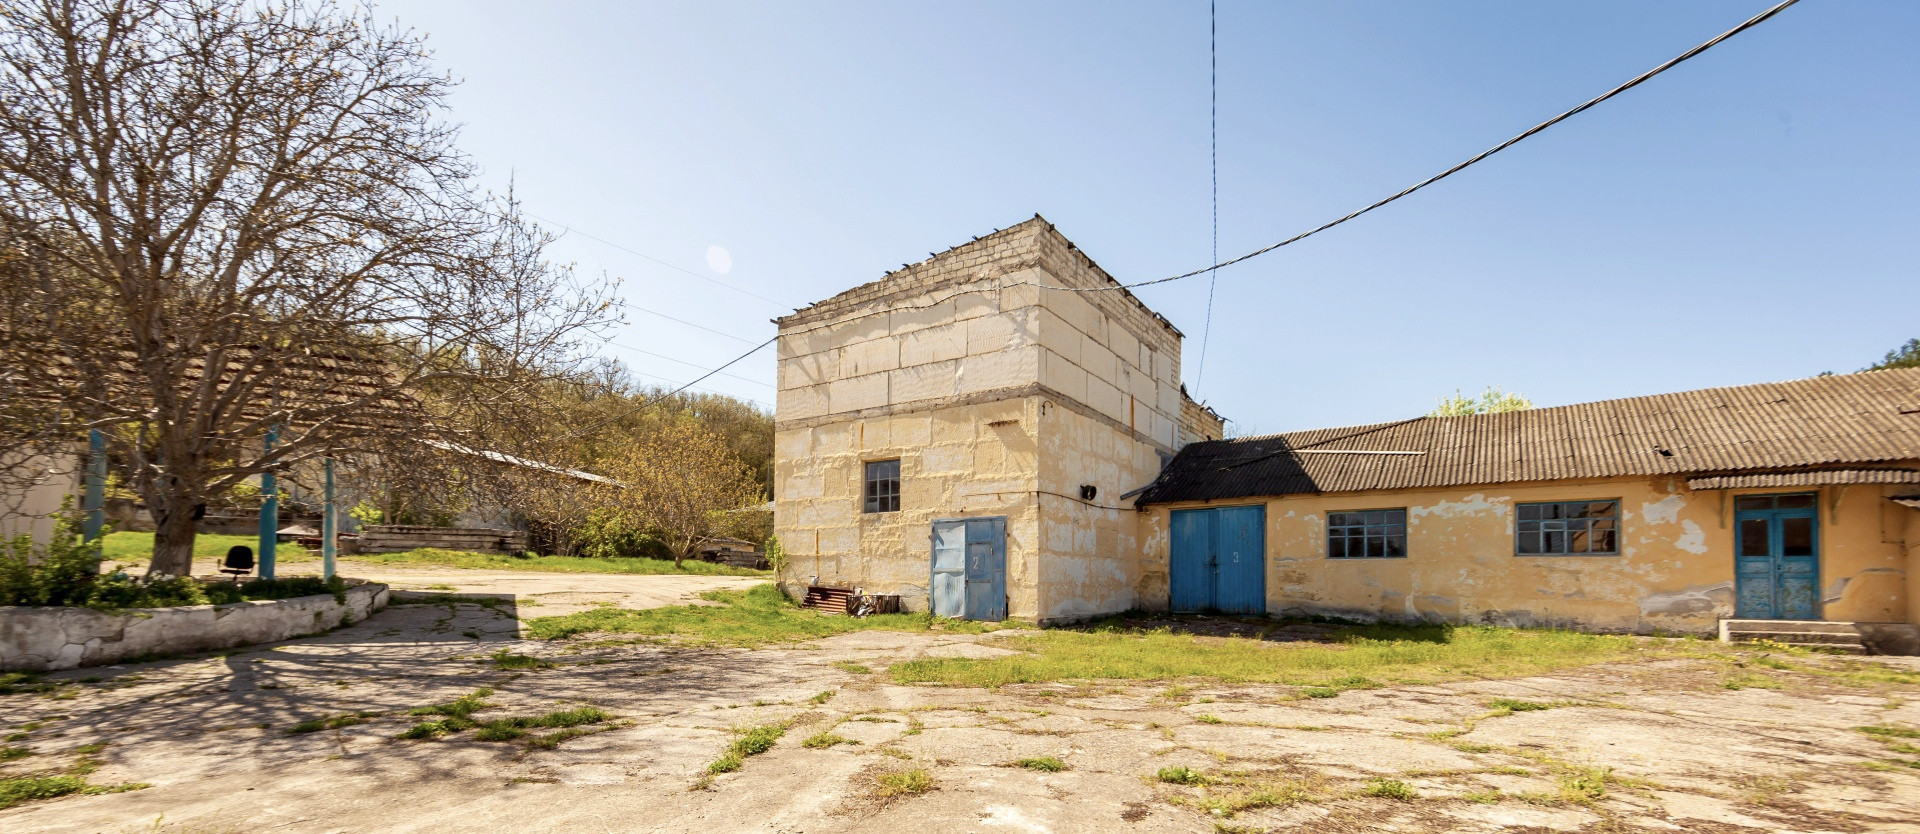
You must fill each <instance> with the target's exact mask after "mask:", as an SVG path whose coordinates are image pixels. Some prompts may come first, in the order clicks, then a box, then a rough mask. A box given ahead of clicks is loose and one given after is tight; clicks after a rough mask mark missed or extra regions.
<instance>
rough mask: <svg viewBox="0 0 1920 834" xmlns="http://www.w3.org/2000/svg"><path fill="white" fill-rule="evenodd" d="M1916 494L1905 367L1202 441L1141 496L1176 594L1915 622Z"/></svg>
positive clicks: (1681, 618) (1501, 616)
mask: <svg viewBox="0 0 1920 834" xmlns="http://www.w3.org/2000/svg"><path fill="white" fill-rule="evenodd" d="M1915 493H1920V369H1903V370H1887V371H1870V372H1865V373H1857V374H1847V375H1844V376H1824V377H1815V378H1813V379H1803V380H1797V381H1793V382H1778V383H1766V384H1761V385H1744V386H1739V387H1733V388H1710V389H1706V390H1701V391H1687V392H1683V393H1678V394H1662V395H1657V396H1651V397H1634V398H1629V399H1620V400H1607V401H1603V402H1595V403H1584V404H1580V405H1570V406H1562V407H1558V408H1539V409H1531V410H1526V411H1515V412H1509V413H1504V414H1477V415H1468V416H1459V417H1420V418H1415V419H1411V420H1402V421H1397V422H1392V423H1380V424H1376V425H1368V426H1352V427H1346V428H1335V429H1317V430H1313V431H1302V432H1290V433H1287V434H1279V435H1272V436H1268V437H1248V438H1237V439H1233V440H1221V441H1214V442H1207V443H1196V444H1193V445H1191V446H1188V447H1186V448H1185V449H1182V450H1181V452H1180V454H1179V456H1177V457H1176V458H1175V459H1174V460H1173V462H1172V464H1170V465H1169V466H1168V467H1167V469H1166V471H1164V472H1162V473H1161V475H1160V477H1159V478H1157V479H1156V480H1155V481H1154V483H1153V484H1152V485H1151V486H1149V487H1148V488H1147V489H1146V490H1145V491H1144V492H1143V493H1142V494H1141V495H1140V497H1139V501H1138V504H1139V505H1140V506H1141V507H1143V508H1144V509H1145V511H1146V522H1145V525H1144V527H1145V531H1146V532H1144V533H1143V538H1144V540H1145V542H1146V545H1145V554H1144V559H1145V562H1146V564H1149V565H1163V564H1164V565H1166V566H1167V568H1166V569H1167V571H1168V573H1169V575H1170V576H1171V577H1172V582H1171V586H1170V589H1169V593H1170V599H1169V605H1170V606H1171V607H1173V608H1174V609H1176V610H1199V609H1210V608H1213V609H1222V610H1235V611H1254V612H1266V613H1271V614H1275V615H1285V616H1301V615H1319V616H1339V617H1350V618H1360V619H1368V620H1373V619H1388V620H1427V621H1446V622H1475V623H1494V624H1504V625H1543V626H1568V627H1576V628H1588V629H1600V630H1608V631H1631V632H1641V633H1649V632H1692V633H1700V632H1711V631H1714V630H1715V629H1716V628H1717V625H1718V623H1719V621H1720V620H1721V619H1724V618H1741V619H1763V620H1778V619H1795V620H1836V621H1845V622H1869V623H1914V622H1920V619H1916V615H1920V610H1915V609H1914V608H1913V607H1910V602H1909V601H1910V600H1920V575H1916V574H1915V572H1913V571H1910V570H1909V567H1910V566H1911V565H1920V512H1917V511H1915V509H1914V506H1913V505H1914V504H1917V503H1920V498H1916V497H1914V494H1915ZM1242 554H1245V555H1244V556H1243V555H1242Z"/></svg>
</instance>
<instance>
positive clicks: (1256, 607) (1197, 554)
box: [1168, 506, 1267, 614]
mask: <svg viewBox="0 0 1920 834" xmlns="http://www.w3.org/2000/svg"><path fill="white" fill-rule="evenodd" d="M1170 526H1171V530H1170V533H1171V537H1172V552H1171V564H1170V565H1169V571H1168V572H1169V574H1170V576H1169V577H1168V579H1169V584H1170V585H1171V586H1172V587H1171V588H1170V592H1171V595H1172V599H1171V603H1172V606H1173V610H1175V611H1180V612H1201V611H1213V612H1220V613H1225V614H1260V613H1264V612H1265V611H1266V607H1267V571H1266V552H1267V534H1266V530H1267V509H1266V507H1262V506H1254V507H1208V508H1206V509H1200V510H1174V511H1173V515H1172V519H1171V521H1170Z"/></svg>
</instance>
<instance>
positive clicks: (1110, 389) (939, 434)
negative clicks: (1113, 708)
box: [774, 216, 1221, 621]
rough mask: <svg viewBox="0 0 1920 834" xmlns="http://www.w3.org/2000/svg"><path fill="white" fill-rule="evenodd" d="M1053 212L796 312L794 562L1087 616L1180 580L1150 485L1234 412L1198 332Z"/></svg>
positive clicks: (779, 438)
mask: <svg viewBox="0 0 1920 834" xmlns="http://www.w3.org/2000/svg"><path fill="white" fill-rule="evenodd" d="M1115 283H1116V282H1115V281H1114V279H1113V278H1112V277H1111V276H1109V275H1107V273H1106V272H1105V271H1103V270H1101V269H1100V267H1099V266H1098V265H1096V264H1095V263H1094V262H1093V261H1092V260H1091V259H1089V258H1088V257H1087V256H1086V255H1085V254H1084V253H1082V252H1080V251H1079V250H1078V249H1077V248H1075V247H1074V245H1073V243H1072V242H1070V241H1068V240H1067V239H1066V238H1065V237H1063V236H1062V235H1061V234H1060V233H1059V232H1058V231H1056V230H1055V229H1054V228H1053V226H1052V224H1049V223H1048V222H1047V221H1046V220H1045V219H1043V218H1040V217H1038V216H1035V217H1034V218H1033V219H1032V220H1029V221H1027V222H1024V223H1021V224H1019V225H1017V226H1014V227H1012V228H1009V229H1005V230H1002V231H999V232H996V233H994V234H992V235H988V236H986V237H983V238H979V239H977V240H975V241H973V242H971V243H967V244H963V245H961V246H958V247H955V248H953V249H951V250H948V251H946V252H944V253H941V254H939V255H937V256H934V257H932V258H929V259H928V260H926V261H922V262H920V263H918V264H914V265H912V266H908V267H905V268H902V269H900V270H898V271H896V272H892V273H889V274H888V275H886V276H885V277H884V278H882V279H880V280H878V281H875V282H873V283H870V284H866V285H863V286H860V287H855V288H854V289H851V290H848V291H846V292H844V293H841V294H839V295H836V296H834V297H832V298H829V299H827V300H825V301H821V302H819V303H817V304H814V305H812V306H809V307H806V308H804V309H801V310H799V311H796V312H795V313H793V314H792V315H790V316H786V317H784V318H781V319H779V321H778V324H779V327H780V337H779V363H780V364H779V396H778V401H777V402H778V404H777V406H776V412H775V420H776V423H775V436H774V446H775V449H774V456H775V464H774V466H775V473H774V478H775V490H774V495H775V499H774V507H775V510H774V519H775V521H774V525H775V530H776V532H777V533H778V535H779V537H780V541H781V543H782V545H783V547H784V548H785V550H786V551H787V554H788V556H789V559H790V567H789V569H788V570H787V572H786V573H785V574H784V575H783V576H782V581H783V583H784V584H786V585H787V587H788V588H789V590H790V591H795V590H798V589H799V588H800V586H806V585H828V586H834V587H841V588H846V589H854V588H862V589H865V590H866V591H867V592H868V593H881V594H898V595H900V597H901V598H902V604H903V605H904V606H905V607H906V608H907V609H909V610H928V609H929V608H932V609H933V610H935V611H938V612H940V613H944V614H953V615H970V616H978V617H990V618H996V619H997V618H1000V617H1013V618H1017V619H1023V620H1039V621H1046V620H1060V619H1075V618H1081V617H1086V616H1089V615H1094V614H1099V613H1105V612H1113V611H1121V610H1126V609H1128V608H1133V607H1137V606H1140V605H1142V604H1146V603H1149V602H1150V601H1152V600H1156V599H1162V598H1164V597H1165V594H1166V583H1167V577H1166V574H1165V572H1164V570H1144V571H1143V570H1142V569H1141V567H1140V565H1139V564H1138V563H1137V560H1136V554H1138V553H1139V552H1140V543H1139V534H1138V524H1139V521H1140V516H1139V514H1138V513H1136V512H1135V511H1134V509H1133V506H1132V504H1131V502H1130V501H1128V500H1127V496H1128V494H1129V493H1132V492H1135V491H1137V490H1139V489H1140V488H1142V487H1144V486H1146V485H1147V484H1148V483H1150V482H1151V481H1152V480H1153V479H1154V477H1155V476H1156V475H1157V474H1159V472H1160V470H1161V468H1162V467H1163V466H1164V465H1165V463H1166V462H1167V461H1168V460H1170V459H1171V458H1172V456H1173V454H1174V453H1175V452H1176V451H1177V450H1178V449H1179V448H1180V447H1181V446H1183V445H1185V444H1186V443H1188V442H1191V441H1194V440H1217V439H1219V438H1220V437H1221V420H1220V417H1219V416H1218V415H1216V414H1214V413H1212V412H1211V411H1209V410H1207V409H1206V408H1204V407H1203V406H1200V405H1199V404H1197V403H1195V402H1193V401H1192V400H1191V399H1189V398H1188V397H1187V395H1186V392H1185V391H1184V390H1183V389H1182V388H1181V386H1180V381H1179V380H1180V340H1181V335H1180V331H1179V330H1176V329H1175V328H1174V327H1173V325H1172V324H1170V323H1169V322H1168V321H1167V320H1166V319H1165V318H1162V317H1161V316H1160V315H1158V314H1156V313H1154V312H1153V311H1152V310H1149V309H1147V307H1146V305H1144V304H1142V303H1141V302H1140V300H1139V299H1137V298H1135V297H1134V296H1133V295H1132V294H1131V293H1128V292H1126V291H1124V290H1119V291H1110V292H1070V291H1066V289H1043V287H1057V288H1068V289H1071V288H1094V287H1113V286H1115Z"/></svg>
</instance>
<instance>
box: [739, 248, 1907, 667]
mask: <svg viewBox="0 0 1920 834" xmlns="http://www.w3.org/2000/svg"><path fill="white" fill-rule="evenodd" d="M778 323H779V326H780V337H779V345H780V353H779V357H780V359H779V362H780V369H779V371H780V380H779V389H780V392H779V399H778V405H777V407H776V413H775V522H774V525H775V530H776V532H777V533H778V535H779V537H780V540H781V542H782V543H783V544H784V546H785V548H786V550H787V552H788V554H789V555H790V557H791V558H790V563H789V565H788V566H787V568H786V570H785V572H784V573H783V574H782V576H781V580H782V582H783V583H784V584H785V586H786V587H787V589H788V590H789V592H790V593H795V594H796V595H797V594H798V593H799V592H800V591H802V590H803V589H804V588H805V587H807V586H828V587H835V588H841V589H845V590H853V589H864V590H865V591H866V592H867V593H874V594H898V595H900V596H901V598H902V602H903V604H904V605H905V607H907V608H908V609H909V610H927V609H929V608H931V610H933V611H935V612H936V613H940V614H943V615H951V616H966V617H971V618H980V619H1001V618H1013V619H1020V620H1028V621H1041V622H1046V621H1060V620H1072V619H1080V618H1085V617H1090V616H1095V615H1099V614H1103V613H1111V612H1117V611H1124V610H1128V609H1146V610H1169V609H1170V610H1174V611H1218V612H1228V613H1245V614H1271V615H1279V616H1336V617H1342V618H1350V619H1363V620H1419V621H1441V622H1475V623H1496V624H1508V625H1552V626H1562V627H1573V628H1586V629H1598V630H1607V631H1633V632H1643V633H1644V632H1654V631H1667V632H1691V633H1712V632H1713V631H1715V630H1716V628H1719V629H1729V628H1733V629H1738V628H1750V629H1752V630H1751V631H1750V632H1749V633H1754V634H1762V635H1771V636H1775V637H1779V638H1781V639H1789V640H1799V641H1802V642H1814V643H1839V644H1845V643H1846V641H1849V640H1854V639H1856V638H1860V637H1862V636H1871V635H1870V634H1869V632H1872V633H1882V632H1886V630H1887V628H1893V629H1894V630H1896V631H1899V632H1900V633H1902V634H1906V635H1908V636H1909V637H1910V638H1912V639H1914V640H1916V641H1920V631H1916V630H1914V629H1913V627H1912V626H1913V624H1917V623H1920V369H1906V370H1886V371H1875V372H1865V373H1858V374H1848V375H1842V376H1831V377H1822V378H1816V379H1808V380H1798V381H1793V382H1783V383H1765V384H1760V385H1748V386H1738V387H1732V388H1716V389H1708V390H1703V391H1690V392H1681V393H1676V394H1662V395H1656V396H1651V397H1637V398H1630V399H1622V400H1611V401H1606V402H1598V403H1585V404H1580V405H1571V406H1561V407H1556V408H1541V409H1533V410H1529V411H1522V412H1514V413H1509V414H1494V415H1473V416H1464V417H1417V418H1413V419H1407V420H1397V421H1394V422H1388V423H1380V424H1375V425H1366V426H1353V427H1347V428H1333V429H1317V430H1310V431H1302V432H1292V433H1288V434H1282V435H1273V436H1267V437H1254V438H1240V439H1232V440H1226V439H1222V437H1221V420H1220V417H1219V415H1217V414H1215V413H1213V412H1212V411H1210V410H1208V409H1206V408H1204V407H1203V406H1201V405H1199V404H1197V403H1195V402H1194V401H1193V400H1192V399H1190V398H1189V397H1187V395H1186V392H1185V391H1184V390H1183V389H1182V388H1181V387H1180V383H1179V379H1180V338H1181V337H1180V332H1179V331H1178V330H1176V329H1174V327H1173V326H1172V324H1170V323H1168V322H1167V321H1166V320H1165V319H1164V318H1162V317H1160V316H1159V315H1157V314H1155V313H1154V312H1153V311H1151V310H1149V309H1147V308H1146V307H1145V306H1144V305H1142V304H1141V303H1140V301H1139V300H1138V299H1136V298H1134V297H1133V296H1132V295H1131V294H1130V293H1128V292H1126V291H1125V290H1124V289H1120V288H1118V286H1117V284H1116V282H1115V281H1114V280H1113V279H1112V278H1111V277H1109V276H1108V275H1107V274H1106V273H1105V272H1103V271H1101V270H1100V268H1099V267H1098V266H1096V265H1094V263H1093V262H1092V261H1091V260H1089V259H1088V258H1087V257H1086V256H1085V255H1084V254H1082V253H1080V252H1079V251H1078V250H1077V249H1075V248H1074V246H1073V244H1072V243H1070V242H1068V241H1067V240H1066V238H1064V237H1062V236H1061V235H1060V234H1059V233H1058V232H1057V231H1055V230H1054V228H1053V227H1052V226H1051V225H1049V224H1048V223H1047V222H1046V221H1045V220H1043V219H1041V218H1039V217H1035V218H1034V219H1033V220H1030V221H1028V222H1026V223H1022V224H1020V225H1018V226H1014V227H1013V228H1010V229H1006V230H1004V231H1001V232H998V233H996V234H993V235H990V236H988V237H984V238H980V239H977V240H975V241H974V242H972V243H969V244H965V245H962V246H959V247H956V248H954V249H952V250H949V251H947V252H944V253H942V254H939V255H936V256H934V257H933V258H930V259H928V260H926V261H923V262H921V263H919V264H915V265H913V266H909V267H906V268H904V269H901V270H900V271H898V272H894V273H891V274H889V275H887V276H886V277H884V278H882V279H881V280H879V281H875V282H873V283H871V284H867V285H864V286H861V287H857V288H855V289H852V290H849V291H847V292H845V293H842V294H840V295H837V296H835V297H833V298H830V299H827V300H825V301H822V302H820V303H818V304H815V305H813V306H811V307H807V308H805V309H803V310H799V311H797V312H795V313H794V314H793V315H791V316H787V317H785V318H782V319H780V320H779V322H778ZM1746 621H1760V622H1759V624H1757V625H1747V626H1743V625H1740V624H1741V623H1743V622H1746ZM1777 621H1788V622H1787V623H1786V624H1785V625H1781V624H1780V623H1779V622H1777ZM1804 621H1821V622H1815V623H1808V622H1804ZM1824 621H1837V622H1824ZM1856 624H1857V625H1856ZM1868 624H1880V625H1884V626H1886V628H1880V627H1879V626H1870V625H1868ZM1901 624H1904V625H1901ZM1915 645H1916V646H1920V642H1917V643H1915Z"/></svg>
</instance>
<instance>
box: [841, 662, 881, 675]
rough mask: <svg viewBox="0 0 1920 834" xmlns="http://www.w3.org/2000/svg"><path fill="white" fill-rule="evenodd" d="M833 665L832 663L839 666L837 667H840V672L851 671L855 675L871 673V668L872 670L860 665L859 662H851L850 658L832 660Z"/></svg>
mask: <svg viewBox="0 0 1920 834" xmlns="http://www.w3.org/2000/svg"><path fill="white" fill-rule="evenodd" d="M833 665H834V666H837V667H839V668H840V671H842V672H851V673H853V674H856V675H871V674H873V670H872V669H869V668H867V667H865V666H862V665H860V664H858V663H854V662H853V661H851V660H836V661H834V662H833Z"/></svg>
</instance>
